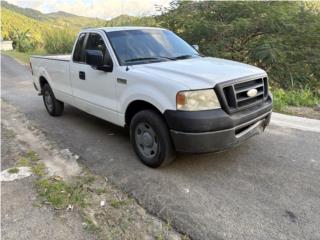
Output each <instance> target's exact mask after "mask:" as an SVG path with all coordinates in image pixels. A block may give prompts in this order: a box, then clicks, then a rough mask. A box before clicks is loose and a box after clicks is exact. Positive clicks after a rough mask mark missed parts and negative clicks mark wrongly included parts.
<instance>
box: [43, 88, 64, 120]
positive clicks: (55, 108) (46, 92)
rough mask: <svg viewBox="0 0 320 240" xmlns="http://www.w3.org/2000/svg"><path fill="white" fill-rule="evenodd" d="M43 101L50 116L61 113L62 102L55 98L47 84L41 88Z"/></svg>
mask: <svg viewBox="0 0 320 240" xmlns="http://www.w3.org/2000/svg"><path fill="white" fill-rule="evenodd" d="M42 96H43V103H44V105H45V107H46V109H47V111H48V113H49V114H50V115H51V116H60V115H62V113H63V109H64V103H63V102H61V101H59V100H57V99H56V97H55V96H54V94H53V91H52V89H51V87H50V86H49V84H45V85H44V86H43V88H42Z"/></svg>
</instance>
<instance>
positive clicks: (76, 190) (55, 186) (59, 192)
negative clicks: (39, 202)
mask: <svg viewBox="0 0 320 240" xmlns="http://www.w3.org/2000/svg"><path fill="white" fill-rule="evenodd" d="M36 186H37V190H38V193H39V195H40V197H42V198H44V199H45V200H46V201H47V202H49V203H50V204H52V206H53V207H55V208H57V209H63V208H64V209H65V208H67V207H68V206H69V205H77V206H80V207H84V206H85V200H84V199H85V195H86V193H85V191H84V189H83V188H82V185H81V184H78V183H75V184H69V183H66V182H64V181H62V180H56V179H55V178H40V179H39V180H38V181H37V182H36Z"/></svg>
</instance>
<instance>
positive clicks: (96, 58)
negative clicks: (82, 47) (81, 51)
mask: <svg viewBox="0 0 320 240" xmlns="http://www.w3.org/2000/svg"><path fill="white" fill-rule="evenodd" d="M86 64H88V65H90V66H91V67H92V68H94V69H97V70H102V71H105V72H112V69H113V67H112V64H111V65H104V61H103V53H102V51H100V50H86Z"/></svg>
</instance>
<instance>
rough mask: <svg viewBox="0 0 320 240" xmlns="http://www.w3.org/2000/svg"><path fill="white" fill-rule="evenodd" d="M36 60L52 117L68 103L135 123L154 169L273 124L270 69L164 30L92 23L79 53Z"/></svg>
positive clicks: (144, 156)
mask: <svg viewBox="0 0 320 240" xmlns="http://www.w3.org/2000/svg"><path fill="white" fill-rule="evenodd" d="M30 66H31V71H32V74H33V81H34V87H35V89H36V90H37V91H38V93H39V95H42V96H43V101H44V105H45V107H46V109H47V111H48V113H49V114H50V115H52V116H60V115H61V114H62V112H63V109H64V103H67V104H71V105H73V106H75V107H77V108H79V109H81V110H83V111H85V112H87V113H89V114H92V115H94V116H96V117H99V118H102V119H105V120H107V121H109V122H111V123H114V124H116V125H119V126H122V127H128V128H129V132H130V139H131V143H132V145H133V149H134V151H135V152H136V154H137V156H138V157H139V158H140V160H141V161H142V162H143V163H144V164H146V165H147V166H150V167H154V168H155V167H159V166H162V165H164V164H166V163H169V162H170V161H172V160H173V159H174V157H175V153H176V151H178V152H188V153H205V152H214V151H221V150H224V149H227V148H229V147H232V146H235V145H238V144H240V143H242V142H243V141H245V140H247V139H248V138H249V137H251V136H253V135H255V134H257V133H260V132H261V131H263V130H264V128H265V127H266V126H267V125H268V124H269V122H270V117H271V111H272V97H271V94H270V92H269V90H268V77H267V74H266V72H265V71H263V70H262V69H259V68H257V67H254V66H250V65H247V64H244V63H239V62H235V61H230V60H224V59H219V58H213V57H206V56H203V55H202V54H200V53H199V51H198V49H197V46H196V45H195V46H191V45H189V44H188V43H187V42H185V41H184V40H183V39H181V38H180V37H178V36H177V35H175V34H174V33H173V32H171V31H169V30H166V29H162V28H144V27H112V28H95V29H85V30H83V31H81V32H80V33H79V35H78V37H77V40H76V42H75V44H74V47H73V51H72V54H71V55H63V56H32V57H31V59H30Z"/></svg>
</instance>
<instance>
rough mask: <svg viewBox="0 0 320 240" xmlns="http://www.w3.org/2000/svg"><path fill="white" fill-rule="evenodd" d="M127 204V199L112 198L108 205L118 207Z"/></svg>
mask: <svg viewBox="0 0 320 240" xmlns="http://www.w3.org/2000/svg"><path fill="white" fill-rule="evenodd" d="M127 204H128V201H125V200H118V199H113V200H112V201H111V203H110V205H111V206H112V207H114V208H120V207H122V206H125V205H127Z"/></svg>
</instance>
